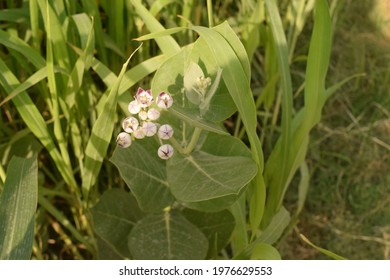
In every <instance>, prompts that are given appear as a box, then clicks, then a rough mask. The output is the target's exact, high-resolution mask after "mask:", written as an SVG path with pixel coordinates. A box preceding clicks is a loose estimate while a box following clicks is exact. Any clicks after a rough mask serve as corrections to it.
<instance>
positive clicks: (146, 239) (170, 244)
mask: <svg viewBox="0 0 390 280" xmlns="http://www.w3.org/2000/svg"><path fill="white" fill-rule="evenodd" d="M128 244H129V249H130V252H131V254H132V255H133V257H134V258H135V259H141V260H200V259H204V258H205V257H206V254H207V248H208V242H207V238H206V237H205V236H204V234H203V233H202V232H201V231H200V230H199V229H198V228H197V227H196V226H194V225H193V224H191V223H190V222H189V221H187V220H186V219H185V218H184V217H183V215H182V214H181V213H180V212H177V211H167V212H165V213H161V214H151V215H149V216H147V217H145V218H144V219H142V220H141V221H139V222H138V223H137V224H136V225H135V227H134V228H133V230H132V231H131V233H130V236H129V243H128Z"/></svg>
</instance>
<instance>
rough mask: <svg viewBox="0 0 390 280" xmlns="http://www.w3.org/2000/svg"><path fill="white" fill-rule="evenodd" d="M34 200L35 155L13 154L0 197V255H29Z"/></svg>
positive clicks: (13, 257)
mask: <svg viewBox="0 0 390 280" xmlns="http://www.w3.org/2000/svg"><path fill="white" fill-rule="evenodd" d="M37 203H38V165H37V160H36V157H33V158H19V157H13V158H12V159H11V161H10V163H9V166H8V170H7V177H6V181H5V184H4V189H3V192H2V193H1V198H0V221H1V223H0V244H1V247H0V259H2V260H5V259H8V260H28V259H30V258H31V252H32V244H33V238H34V220H35V211H36V209H37Z"/></svg>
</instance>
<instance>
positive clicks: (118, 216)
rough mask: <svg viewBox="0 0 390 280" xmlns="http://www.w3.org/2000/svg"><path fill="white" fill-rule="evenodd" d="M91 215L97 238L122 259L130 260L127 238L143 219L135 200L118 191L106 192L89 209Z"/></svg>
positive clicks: (128, 194) (129, 195) (126, 193)
mask: <svg viewBox="0 0 390 280" xmlns="http://www.w3.org/2000/svg"><path fill="white" fill-rule="evenodd" d="M91 213H92V216H93V225H94V230H95V232H96V233H97V234H98V235H99V237H100V238H101V239H102V240H103V241H104V242H105V243H106V244H107V245H108V246H110V247H111V249H112V250H114V251H115V252H116V253H117V254H119V255H121V256H122V258H125V257H126V258H131V254H130V252H129V249H128V248H127V237H128V235H129V233H130V231H131V229H132V228H133V227H134V225H135V224H136V222H137V221H139V220H141V219H142V217H143V213H142V212H141V210H140V209H139V208H138V204H137V201H136V200H135V198H134V197H133V196H132V195H131V194H130V193H128V192H125V191H123V190H120V189H111V190H108V191H106V192H105V193H104V194H103V195H102V197H101V198H100V201H99V202H98V204H96V205H95V206H94V207H93V208H91Z"/></svg>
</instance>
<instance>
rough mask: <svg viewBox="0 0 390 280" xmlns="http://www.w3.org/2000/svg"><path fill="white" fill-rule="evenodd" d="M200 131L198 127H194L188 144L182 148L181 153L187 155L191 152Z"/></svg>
mask: <svg viewBox="0 0 390 280" xmlns="http://www.w3.org/2000/svg"><path fill="white" fill-rule="evenodd" d="M201 132H202V129H201V128H199V127H195V130H194V133H193V134H192V137H191V141H190V143H189V144H188V146H187V147H185V148H184V150H183V153H184V154H186V155H188V154H190V153H191V152H192V150H193V149H194V148H195V146H196V143H198V140H199V137H200V134H201Z"/></svg>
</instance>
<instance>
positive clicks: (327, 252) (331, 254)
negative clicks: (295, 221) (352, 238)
mask: <svg viewBox="0 0 390 280" xmlns="http://www.w3.org/2000/svg"><path fill="white" fill-rule="evenodd" d="M299 236H300V237H301V238H302V240H303V241H305V242H306V243H307V244H309V245H310V246H312V247H313V248H315V249H317V250H318V251H320V252H321V253H323V254H324V255H327V256H328V257H331V258H332V259H335V260H346V258H344V257H342V256H340V255H337V254H336V253H333V252H331V251H329V250H326V249H324V248H321V247H318V246H317V245H314V244H313V243H312V242H310V240H309V239H307V237H306V236H304V235H303V234H300V235H299Z"/></svg>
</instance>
